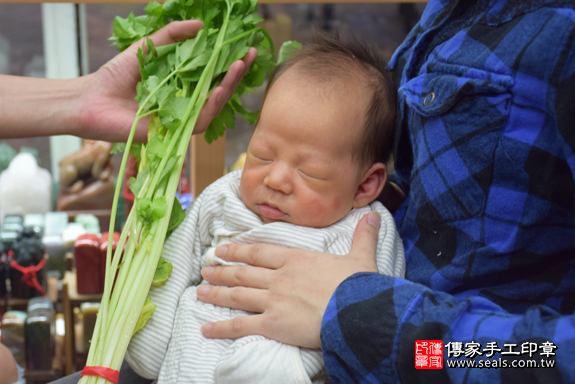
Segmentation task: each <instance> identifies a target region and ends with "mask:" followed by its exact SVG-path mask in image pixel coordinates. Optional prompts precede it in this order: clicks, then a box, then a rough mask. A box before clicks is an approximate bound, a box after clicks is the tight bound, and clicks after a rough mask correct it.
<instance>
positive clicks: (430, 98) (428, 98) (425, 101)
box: [423, 92, 435, 107]
mask: <svg viewBox="0 0 575 384" xmlns="http://www.w3.org/2000/svg"><path fill="white" fill-rule="evenodd" d="M433 100H435V93H433V92H429V93H428V94H427V96H425V99H423V105H424V106H426V107H427V106H428V105H429V104H431V103H433Z"/></svg>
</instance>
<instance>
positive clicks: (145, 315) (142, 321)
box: [132, 264, 172, 336]
mask: <svg viewBox="0 0 575 384" xmlns="http://www.w3.org/2000/svg"><path fill="white" fill-rule="evenodd" d="M171 271H172V268H171V264H170V272H171ZM167 278H168V277H167V276H166V279H167ZM155 311H156V305H155V304H154V302H153V301H152V299H150V297H149V296H146V301H145V302H144V307H143V308H142V312H140V316H139V317H138V321H137V322H136V326H135V327H134V332H132V336H134V335H135V334H136V332H138V331H139V330H140V329H142V328H144V325H146V323H147V322H148V320H150V317H152V314H153V313H154V312H155Z"/></svg>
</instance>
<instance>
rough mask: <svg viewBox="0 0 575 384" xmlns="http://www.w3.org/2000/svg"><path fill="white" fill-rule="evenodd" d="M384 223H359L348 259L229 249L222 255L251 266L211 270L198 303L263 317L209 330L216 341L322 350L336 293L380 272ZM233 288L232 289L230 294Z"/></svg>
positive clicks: (269, 248)
mask: <svg viewBox="0 0 575 384" xmlns="http://www.w3.org/2000/svg"><path fill="white" fill-rule="evenodd" d="M380 224H381V217H380V216H379V214H378V213H377V212H370V213H369V214H367V215H365V216H364V217H363V218H362V219H361V220H360V222H359V223H358V225H357V227H356V230H355V234H354V238H353V245H352V249H351V252H350V253H349V254H348V255H346V256H336V255H331V254H325V253H318V252H311V251H301V250H294V249H289V248H282V247H278V246H273V245H263V244H249V245H248V244H229V245H222V246H220V247H218V248H217V249H216V255H217V256H219V257H221V258H222V259H224V260H228V261H240V262H244V263H247V264H250V265H247V266H233V267H231V266H230V267H223V266H219V267H206V268H204V269H203V270H202V276H203V278H204V279H206V280H207V281H209V282H210V283H212V284H215V285H222V286H225V287H221V286H209V285H200V286H199V287H198V289H197V293H198V298H199V299H200V300H202V301H205V302H207V303H212V304H215V305H220V306H224V307H230V308H237V309H242V310H245V311H250V312H255V313H258V315H253V316H243V317H236V318H234V319H232V320H227V321H221V322H216V323H209V324H205V325H204V326H203V327H202V332H203V333H204V335H205V336H207V337H211V338H238V337H242V336H246V335H262V336H265V337H268V338H270V339H274V340H277V341H280V342H283V343H286V344H292V345H296V346H300V347H306V348H320V347H321V342H320V328H321V321H322V318H323V314H324V312H325V309H326V308H327V304H328V302H329V300H330V299H331V297H332V295H333V293H334V291H335V290H336V288H337V287H338V286H339V284H341V282H343V281H344V280H345V279H346V278H348V277H349V276H351V275H353V274H355V273H358V272H377V265H376V255H375V253H376V248H377V235H378V231H379V226H380ZM227 287H232V288H227Z"/></svg>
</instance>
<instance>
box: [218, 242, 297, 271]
mask: <svg viewBox="0 0 575 384" xmlns="http://www.w3.org/2000/svg"><path fill="white" fill-rule="evenodd" d="M294 252H297V251H296V250H294V249H289V248H283V247H278V246H276V245H269V244H226V245H220V246H219V247H217V248H216V256H218V257H221V258H222V259H224V260H227V261H239V262H242V263H246V264H249V265H253V266H256V267H263V268H269V269H278V268H281V267H282V266H283V265H284V263H285V259H286V258H287V257H289V255H290V254H293V253H294Z"/></svg>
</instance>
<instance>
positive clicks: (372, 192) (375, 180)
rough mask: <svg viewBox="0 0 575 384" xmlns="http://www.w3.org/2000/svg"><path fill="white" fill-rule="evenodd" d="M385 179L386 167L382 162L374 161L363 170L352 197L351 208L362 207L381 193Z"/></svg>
mask: <svg viewBox="0 0 575 384" xmlns="http://www.w3.org/2000/svg"><path fill="white" fill-rule="evenodd" d="M386 181H387V168H386V167H385V164H383V163H375V164H373V165H372V166H371V167H369V169H368V170H367V171H365V172H364V174H363V176H362V178H361V180H360V183H359V186H358V187H357V191H356V192H355V197H354V199H353V208H363V207H365V206H366V205H368V204H369V203H371V202H372V201H374V200H375V199H376V198H377V196H379V194H380V193H381V190H382V189H383V186H384V185H385V182H386Z"/></svg>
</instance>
